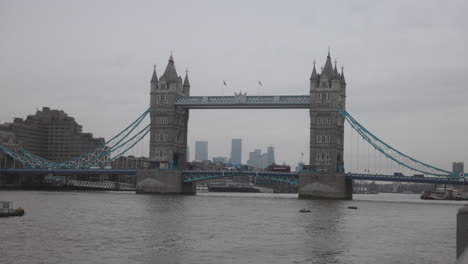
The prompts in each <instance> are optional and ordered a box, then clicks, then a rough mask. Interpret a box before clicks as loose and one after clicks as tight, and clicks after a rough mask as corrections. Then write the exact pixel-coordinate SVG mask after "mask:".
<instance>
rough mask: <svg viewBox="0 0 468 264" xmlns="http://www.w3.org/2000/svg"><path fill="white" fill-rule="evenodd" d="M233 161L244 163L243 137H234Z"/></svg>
mask: <svg viewBox="0 0 468 264" xmlns="http://www.w3.org/2000/svg"><path fill="white" fill-rule="evenodd" d="M230 161H231V163H233V164H242V139H240V138H233V139H232V144H231V160H230Z"/></svg>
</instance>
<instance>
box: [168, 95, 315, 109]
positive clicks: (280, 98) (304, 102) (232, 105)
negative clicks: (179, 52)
mask: <svg viewBox="0 0 468 264" xmlns="http://www.w3.org/2000/svg"><path fill="white" fill-rule="evenodd" d="M175 105H178V106H182V107H185V108H190V109H276V108H301V109H309V108H310V96H309V95H277V96H273V95H266V96H244V97H242V96H186V97H178V98H176V100H175Z"/></svg>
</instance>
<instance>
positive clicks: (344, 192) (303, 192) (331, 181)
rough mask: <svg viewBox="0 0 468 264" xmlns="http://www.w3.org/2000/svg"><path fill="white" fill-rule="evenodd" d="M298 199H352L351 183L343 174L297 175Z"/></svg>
mask: <svg viewBox="0 0 468 264" xmlns="http://www.w3.org/2000/svg"><path fill="white" fill-rule="evenodd" d="M299 199H344V200H351V199H353V182H352V180H350V179H346V178H345V174H344V173H334V174H329V173H318V172H300V173H299Z"/></svg>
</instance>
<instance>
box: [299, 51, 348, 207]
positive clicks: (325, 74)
mask: <svg viewBox="0 0 468 264" xmlns="http://www.w3.org/2000/svg"><path fill="white" fill-rule="evenodd" d="M338 107H340V108H342V109H343V110H345V107H346V81H345V77H344V72H343V69H342V70H341V73H339V72H338V70H337V67H336V61H335V67H333V65H332V61H331V57H330V52H328V56H327V60H326V62H325V66H324V67H323V68H322V71H321V72H320V74H319V73H317V70H316V69H315V62H314V68H313V70H312V75H311V77H310V163H309V164H310V167H309V170H308V171H306V172H303V173H301V174H300V177H299V198H331V199H351V198H352V186H351V185H352V184H351V181H347V180H345V176H344V162H343V149H344V118H343V117H342V116H341V114H340V113H339V111H338Z"/></svg>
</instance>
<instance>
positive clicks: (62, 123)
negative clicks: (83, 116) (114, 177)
mask: <svg viewBox="0 0 468 264" xmlns="http://www.w3.org/2000/svg"><path fill="white" fill-rule="evenodd" d="M1 127H2V130H3V131H8V132H10V133H12V134H14V136H15V138H16V140H18V141H20V142H22V146H23V148H24V149H25V150H26V151H29V152H31V153H33V154H35V155H38V156H40V157H42V158H45V159H48V160H51V161H54V162H61V161H65V160H69V159H72V158H74V157H76V156H79V155H81V154H84V153H86V152H88V151H90V150H93V149H94V148H96V147H98V146H100V145H102V144H103V143H104V142H105V141H104V138H93V134H91V133H83V131H82V126H81V125H79V124H78V123H77V122H76V121H75V119H74V118H73V117H70V116H68V115H67V114H66V113H65V112H64V111H62V110H51V109H50V108H49V107H43V108H42V111H40V110H38V111H37V112H36V114H35V115H28V116H27V117H26V119H22V118H15V119H14V121H13V123H5V124H3V125H1Z"/></svg>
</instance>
